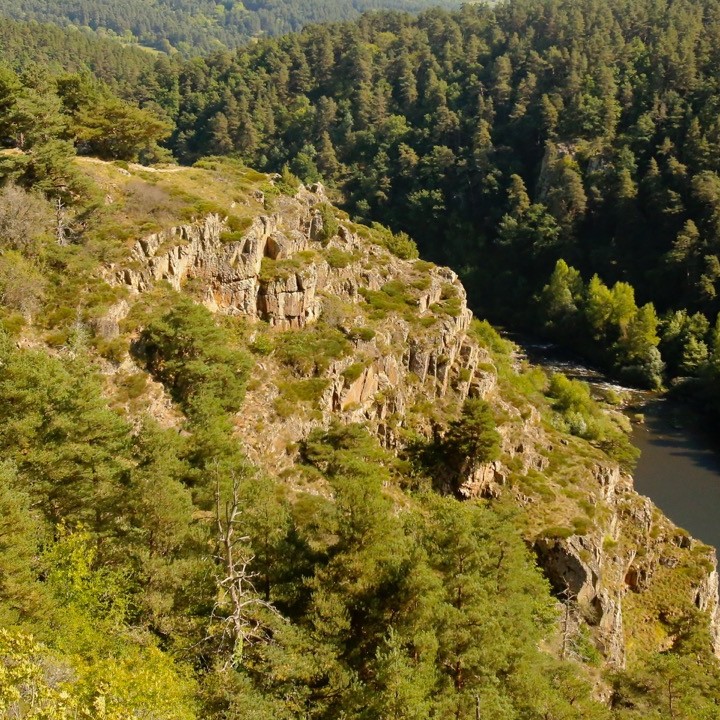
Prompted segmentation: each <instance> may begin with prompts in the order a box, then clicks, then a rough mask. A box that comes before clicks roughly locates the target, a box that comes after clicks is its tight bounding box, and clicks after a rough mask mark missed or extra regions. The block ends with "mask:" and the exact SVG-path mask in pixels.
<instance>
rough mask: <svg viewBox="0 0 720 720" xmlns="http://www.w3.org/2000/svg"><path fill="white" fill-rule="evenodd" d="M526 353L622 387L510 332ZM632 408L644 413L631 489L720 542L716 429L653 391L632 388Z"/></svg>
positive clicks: (551, 366)
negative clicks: (699, 424)
mask: <svg viewBox="0 0 720 720" xmlns="http://www.w3.org/2000/svg"><path fill="white" fill-rule="evenodd" d="M509 337H510V339H511V340H513V342H515V343H517V344H518V345H520V347H521V349H522V350H523V351H524V353H525V354H526V355H527V357H528V359H529V360H530V361H531V362H533V363H536V364H538V365H541V366H543V367H544V368H545V369H547V370H553V371H559V372H563V373H565V374H566V375H567V376H568V377H571V378H574V379H579V380H585V381H586V382H589V383H590V384H591V385H594V386H596V387H604V388H615V389H618V390H623V389H624V388H622V387H620V386H618V385H616V384H614V383H612V382H611V381H609V380H608V379H607V378H606V377H605V376H604V375H603V374H602V373H601V372H599V371H597V370H594V369H591V368H588V367H586V366H584V365H583V364H582V363H580V362H577V361H576V360H575V359H573V358H572V357H568V356H563V355H562V354H561V353H560V351H559V350H558V349H557V348H556V347H554V346H553V345H548V344H542V343H537V342H533V341H531V340H527V339H526V338H523V337H521V336H517V335H509ZM633 395H634V397H633V404H634V406H633V412H639V413H642V414H644V416H645V422H644V423H642V424H638V425H636V426H635V430H634V432H633V442H634V443H635V445H637V447H639V448H640V451H641V453H642V454H641V455H640V460H639V462H638V465H637V468H636V470H635V473H634V478H635V489H636V490H637V491H638V492H640V493H642V494H643V495H647V496H648V497H650V498H651V499H652V500H653V502H654V503H655V504H656V505H657V506H658V507H659V508H660V509H661V510H662V511H663V512H664V513H665V514H666V515H667V516H668V517H669V518H670V519H671V520H672V521H673V522H674V523H676V524H677V525H679V526H680V527H683V528H685V529H686V530H687V531H688V532H689V533H690V534H691V535H692V536H693V537H696V538H697V539H698V540H702V541H703V542H705V543H708V544H709V545H714V546H715V547H716V548H720V443H719V442H718V439H719V438H720V433H719V432H718V429H717V428H711V427H705V428H702V427H698V426H697V424H696V423H694V422H692V418H690V417H688V411H687V409H686V408H684V407H683V406H681V405H679V404H678V403H675V402H673V401H671V400H667V399H663V398H658V397H656V396H654V395H653V394H652V393H649V392H643V391H637V390H636V391H633Z"/></svg>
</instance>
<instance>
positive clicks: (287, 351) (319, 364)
mask: <svg viewBox="0 0 720 720" xmlns="http://www.w3.org/2000/svg"><path fill="white" fill-rule="evenodd" d="M349 350H350V343H349V342H348V340H347V338H346V337H345V336H344V335H343V334H342V333H341V332H340V331H339V330H337V329H335V328H333V327H330V326H329V325H326V324H324V323H319V324H318V325H316V326H314V327H311V328H306V329H304V330H300V331H288V332H284V333H281V334H280V335H279V336H278V338H277V341H276V350H275V352H276V355H277V358H278V359H279V360H280V362H282V363H284V364H285V365H287V366H288V367H290V368H291V369H292V370H293V371H294V372H295V373H297V374H298V375H312V374H314V373H322V372H324V371H325V370H326V369H327V367H328V365H329V364H330V363H331V362H332V361H333V360H336V359H338V358H341V357H343V356H344V355H345V354H347V353H348V352H349Z"/></svg>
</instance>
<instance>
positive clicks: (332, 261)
mask: <svg viewBox="0 0 720 720" xmlns="http://www.w3.org/2000/svg"><path fill="white" fill-rule="evenodd" d="M325 259H326V260H327V264H328V265H329V266H330V267H331V268H335V269H338V270H339V269H341V268H346V267H347V266H348V265H350V264H352V263H353V262H354V261H355V256H354V255H353V254H352V253H349V252H345V251H343V250H340V249H338V248H330V250H328V251H327V253H326V255H325Z"/></svg>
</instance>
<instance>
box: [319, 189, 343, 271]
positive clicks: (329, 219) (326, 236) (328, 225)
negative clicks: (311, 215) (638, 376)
mask: <svg viewBox="0 0 720 720" xmlns="http://www.w3.org/2000/svg"><path fill="white" fill-rule="evenodd" d="M318 212H319V214H320V220H321V221H322V231H321V233H320V237H319V239H320V240H321V241H322V242H328V241H329V240H330V239H331V238H334V237H335V236H336V235H337V233H338V229H339V227H340V226H339V225H338V221H337V219H336V218H335V212H334V211H333V208H332V206H331V205H328V203H320V206H319V207H318ZM328 262H329V260H328Z"/></svg>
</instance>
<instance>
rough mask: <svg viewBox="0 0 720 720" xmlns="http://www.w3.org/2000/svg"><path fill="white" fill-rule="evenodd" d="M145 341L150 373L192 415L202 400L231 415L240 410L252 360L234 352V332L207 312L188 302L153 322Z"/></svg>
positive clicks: (185, 299) (237, 351)
mask: <svg viewBox="0 0 720 720" xmlns="http://www.w3.org/2000/svg"><path fill="white" fill-rule="evenodd" d="M140 340H141V346H142V347H143V348H144V356H145V360H146V362H147V367H148V370H149V371H150V372H151V373H152V374H153V375H154V376H155V377H156V378H158V379H159V380H160V381H161V382H163V383H164V384H165V385H166V386H167V388H168V390H169V391H170V393H171V394H172V395H173V397H174V398H175V400H177V401H178V402H179V403H181V404H182V405H183V406H184V409H185V410H186V412H188V411H192V410H193V404H194V401H195V400H196V399H198V398H201V397H202V399H203V403H210V404H217V406H218V407H219V408H221V409H222V410H224V411H226V412H236V411H237V410H238V409H239V408H240V405H241V404H242V400H243V397H244V394H245V383H246V381H247V377H248V375H249V372H250V366H251V361H250V358H249V357H248V356H247V355H246V354H245V353H243V352H241V351H239V350H236V349H234V348H233V347H232V341H231V337H230V335H229V332H228V331H227V329H225V328H223V327H219V326H218V325H217V324H216V323H215V320H214V318H213V316H212V314H211V313H210V311H209V310H207V308H205V307H203V306H202V305H198V304H196V303H194V302H192V301H191V300H189V299H187V298H182V299H181V300H180V301H179V302H178V303H177V304H176V305H175V306H174V307H173V308H172V309H171V310H170V311H169V312H167V313H165V314H164V315H162V316H161V317H158V318H155V319H153V320H152V321H151V322H150V324H149V325H148V326H147V327H146V328H145V330H143V332H142V334H141V336H140Z"/></svg>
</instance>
